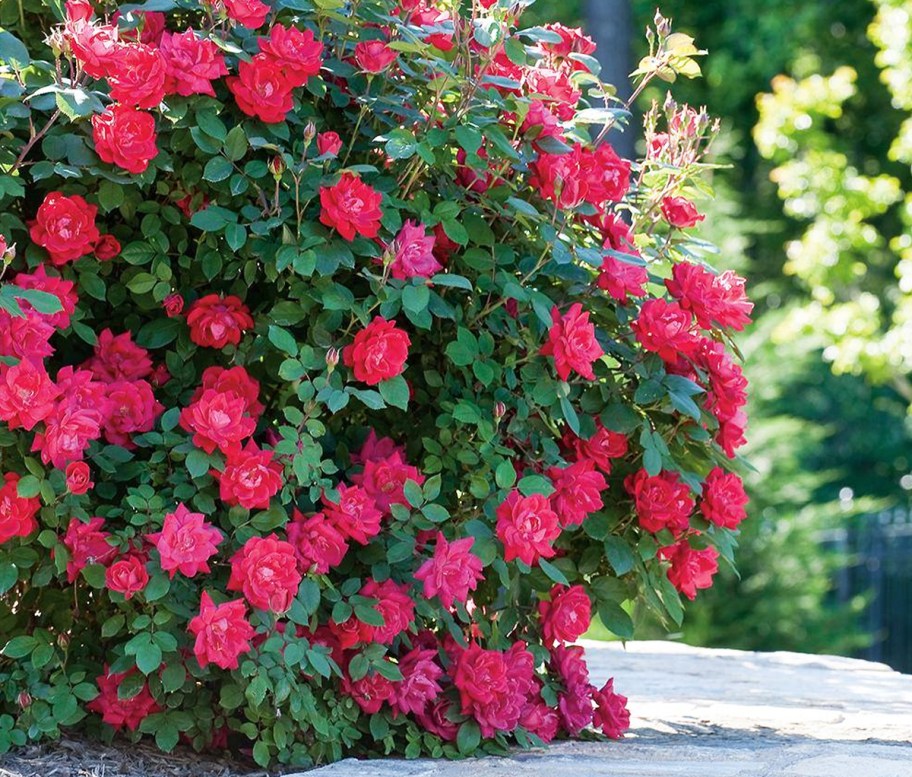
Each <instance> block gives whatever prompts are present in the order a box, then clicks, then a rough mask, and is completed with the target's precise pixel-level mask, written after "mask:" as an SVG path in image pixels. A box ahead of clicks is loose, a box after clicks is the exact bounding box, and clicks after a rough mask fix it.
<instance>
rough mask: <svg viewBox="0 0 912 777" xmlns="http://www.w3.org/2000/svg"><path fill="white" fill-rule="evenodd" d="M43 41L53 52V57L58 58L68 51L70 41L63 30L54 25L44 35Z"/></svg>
mask: <svg viewBox="0 0 912 777" xmlns="http://www.w3.org/2000/svg"><path fill="white" fill-rule="evenodd" d="M44 42H45V44H46V45H47V46H48V48H49V49H50V50H51V52H52V53H53V54H54V59H59V58H60V57H61V56H62V55H63V54H69V53H70V45H69V43H70V42H69V40H67V38H66V36H65V35H64V34H63V30H62V29H61V28H60V27H55V28H54V29H53V30H52V31H51V32H49V33H48V34H47V36H46V37H45V39H44Z"/></svg>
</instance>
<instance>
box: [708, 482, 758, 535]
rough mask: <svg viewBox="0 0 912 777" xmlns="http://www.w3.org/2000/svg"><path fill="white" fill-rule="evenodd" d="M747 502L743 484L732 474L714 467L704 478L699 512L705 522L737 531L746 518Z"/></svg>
mask: <svg viewBox="0 0 912 777" xmlns="http://www.w3.org/2000/svg"><path fill="white" fill-rule="evenodd" d="M747 502H748V498H747V494H746V493H745V491H744V484H743V483H742V482H741V478H739V477H738V476H737V475H736V474H735V473H734V472H725V471H724V470H723V469H722V468H721V467H715V468H713V470H712V472H710V473H709V475H707V476H706V482H705V483H704V484H703V500H702V502H701V503H700V512H701V513H703V516H704V517H705V518H706V520H707V521H710V522H711V523H714V524H715V525H716V526H722V527H723V528H725V529H737V528H738V524H739V523H741V521H743V520H744V519H745V518H746V517H747V510H746V509H745V508H746V507H747Z"/></svg>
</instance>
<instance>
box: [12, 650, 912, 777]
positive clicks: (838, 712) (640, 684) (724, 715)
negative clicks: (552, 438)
mask: <svg viewBox="0 0 912 777" xmlns="http://www.w3.org/2000/svg"><path fill="white" fill-rule="evenodd" d="M586 648H587V655H588V657H589V663H590V670H591V674H592V679H593V681H594V682H596V683H597V684H598V685H601V683H602V682H604V681H605V680H606V679H608V677H612V676H613V677H615V687H616V688H617V689H618V691H620V692H621V693H625V694H627V695H628V696H629V697H630V699H631V701H630V708H631V711H632V713H633V727H632V731H631V733H630V735H629V736H628V737H627V738H626V739H625V740H623V741H622V742H612V743H602V742H567V743H562V744H558V745H555V746H554V747H552V748H550V749H548V750H545V751H532V752H524V753H517V754H516V755H515V756H513V757H512V758H507V759H494V758H488V759H473V760H469V761H462V762H453V763H450V762H435V761H427V760H426V761H401V760H396V759H381V760H375V761H355V760H347V761H342V762H340V763H338V764H334V765H332V766H327V767H323V768H321V769H317V770H314V771H311V772H309V773H308V774H307V777H608V776H609V775H610V776H611V777H676V776H677V775H681V777H684V776H685V775H686V776H687V777H693V776H694V775H699V777H912V675H902V674H898V673H896V672H893V671H892V670H890V669H889V668H888V667H885V666H883V665H881V664H872V663H868V662H865V661H856V660H853V659H846V658H833V657H829V656H804V655H799V654H795V653H749V652H743V651H737V650H705V649H697V648H690V647H687V646H685V645H678V644H673V643H668V642H639V643H629V644H628V646H627V649H626V650H625V649H624V648H623V647H622V646H621V645H619V644H617V643H611V644H605V643H588V644H587V645H586ZM264 774H265V773H264V772H262V771H256V770H255V769H254V767H252V766H251V767H248V766H245V765H244V764H241V763H237V762H234V763H231V762H226V761H218V760H212V759H206V758H201V757H199V756H196V755H194V754H193V753H189V752H182V753H178V754H177V755H175V756H164V755H162V754H160V753H158V752H157V751H156V750H155V749H154V748H152V747H145V746H127V747H112V748H105V747H102V746H99V745H97V744H87V743H82V742H75V741H67V742H62V743H56V744H55V745H53V746H44V747H33V748H27V749H23V750H21V751H19V752H17V753H15V754H8V755H6V756H0V777H114V775H118V776H123V777H203V775H205V777H257V775H259V777H264Z"/></svg>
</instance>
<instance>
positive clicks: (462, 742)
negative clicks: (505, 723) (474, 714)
mask: <svg viewBox="0 0 912 777" xmlns="http://www.w3.org/2000/svg"><path fill="white" fill-rule="evenodd" d="M479 744H481V729H480V728H479V727H478V724H477V723H476V722H475V721H474V720H467V721H466V722H465V723H463V724H462V725H461V726H460V727H459V732H458V733H457V734H456V747H457V748H459V752H460V753H462V754H463V755H470V754H471V753H474V752H475V751H476V750H477V749H478V745H479Z"/></svg>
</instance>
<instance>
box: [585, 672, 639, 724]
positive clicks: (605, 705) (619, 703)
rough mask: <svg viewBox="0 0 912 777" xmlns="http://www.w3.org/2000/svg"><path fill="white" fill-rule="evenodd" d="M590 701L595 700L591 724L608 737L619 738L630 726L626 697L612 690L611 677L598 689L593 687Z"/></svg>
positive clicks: (612, 682) (612, 681)
mask: <svg viewBox="0 0 912 777" xmlns="http://www.w3.org/2000/svg"><path fill="white" fill-rule="evenodd" d="M592 701H594V702H595V714H594V715H593V718H592V725H594V726H595V727H596V728H597V729H600V730H601V732H602V733H603V734H604V735H605V736H606V737H608V738H609V739H621V738H622V737H623V736H624V732H625V731H627V729H629V728H630V711H629V710H628V709H627V697H626V696H621V694H619V693H615V692H614V678H613V677H612V678H611V679H610V680H609V681H608V682H607V683H605V684H604V685H603V686H602V687H601V689H600V690H595V689H594V688H593V690H592Z"/></svg>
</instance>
